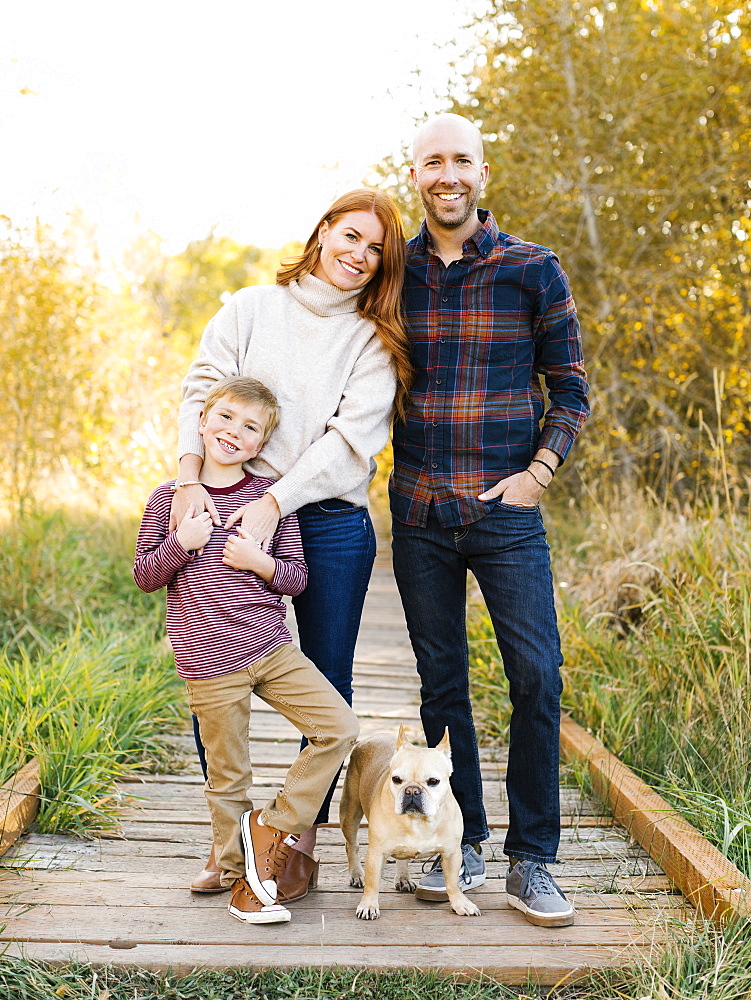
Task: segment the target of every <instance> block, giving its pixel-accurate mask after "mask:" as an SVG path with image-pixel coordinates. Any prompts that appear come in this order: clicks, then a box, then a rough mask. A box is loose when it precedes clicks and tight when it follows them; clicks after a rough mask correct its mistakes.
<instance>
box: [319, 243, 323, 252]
mask: <svg viewBox="0 0 751 1000" xmlns="http://www.w3.org/2000/svg"><path fill="white" fill-rule="evenodd" d="M322 249H323V243H319V244H318V252H319V253H320V252H321V250H322Z"/></svg>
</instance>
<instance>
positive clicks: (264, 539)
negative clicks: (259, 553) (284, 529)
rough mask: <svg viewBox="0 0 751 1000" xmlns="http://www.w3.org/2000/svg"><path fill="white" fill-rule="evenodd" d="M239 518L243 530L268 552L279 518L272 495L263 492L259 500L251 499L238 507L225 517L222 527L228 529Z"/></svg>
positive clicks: (276, 504) (279, 514) (277, 505)
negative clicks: (225, 520)
mask: <svg viewBox="0 0 751 1000" xmlns="http://www.w3.org/2000/svg"><path fill="white" fill-rule="evenodd" d="M241 518H242V526H243V529H244V530H245V532H246V533H247V534H248V535H249V536H251V537H252V538H255V540H256V541H257V542H258V544H259V545H260V547H261V549H262V550H263V551H264V552H268V550H269V545H270V544H271V539H272V538H273V537H274V532H275V531H276V529H277V527H278V526H279V519H280V518H281V511H280V510H279V504H278V503H277V502H276V500H275V499H274V496H273V495H272V494H271V493H264V495H263V496H262V497H261V498H260V500H252V501H251V502H250V503H246V504H244V505H243V506H242V507H238V508H237V510H236V511H235V513H234V514H232V515H231V516H230V517H228V518H227V523H226V524H225V525H224V527H225V528H226V529H227V531H229V529H230V528H231V527H232V525H233V524H236V523H237V522H238V521H239V520H240V519H241Z"/></svg>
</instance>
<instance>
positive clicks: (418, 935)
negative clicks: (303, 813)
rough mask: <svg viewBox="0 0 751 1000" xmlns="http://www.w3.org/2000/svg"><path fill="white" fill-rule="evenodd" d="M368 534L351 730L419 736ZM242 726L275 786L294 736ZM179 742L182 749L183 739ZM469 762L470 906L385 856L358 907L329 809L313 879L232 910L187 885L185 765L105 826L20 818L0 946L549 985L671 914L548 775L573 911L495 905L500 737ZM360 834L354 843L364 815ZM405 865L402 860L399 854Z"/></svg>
mask: <svg viewBox="0 0 751 1000" xmlns="http://www.w3.org/2000/svg"><path fill="white" fill-rule="evenodd" d="M381 548H382V549H384V551H383V552H382V553H381V554H380V555H379V559H378V561H377V564H376V569H375V571H374V574H373V579H372V582H371V586H370V591H369V593H368V599H367V603H366V610H365V615H364V621H363V625H362V629H361V632H360V637H359V641H358V647H357V658H356V681H355V691H356V699H355V709H356V711H357V713H358V715H359V717H360V719H361V726H362V730H363V732H377V731H383V730H390V731H395V730H396V728H397V727H398V725H399V723H400V722H404V723H405V725H407V727H408V728H409V729H410V731H411V733H412V734H413V737H414V739H415V741H419V740H420V737H421V729H420V722H419V710H418V704H419V694H418V685H417V681H416V676H415V672H414V660H413V657H412V651H411V648H410V646H409V641H408V638H407V634H406V628H405V625H404V619H403V617H402V613H401V606H400V604H399V598H398V595H397V593H396V587H395V584H394V580H393V575H392V573H391V568H390V564H389V562H388V559H387V557H386V553H385V546H384V545H382V546H381ZM252 734H253V739H252V754H253V760H254V786H253V787H254V790H255V791H254V796H253V797H254V800H255V802H256V804H261V803H262V802H263V801H265V800H266V799H267V798H269V797H270V796H271V795H272V794H273V792H274V789H277V788H279V787H280V785H281V780H282V776H283V774H284V771H285V769H286V767H287V766H288V765H289V763H290V761H291V760H292V759H293V757H294V755H295V753H296V748H297V745H298V737H297V733H296V731H295V730H294V729H293V728H292V727H291V726H289V725H288V724H287V723H286V722H285V721H284V720H283V719H281V718H280V717H279V716H277V715H275V714H274V713H272V712H270V711H268V710H267V709H266V707H265V706H264V705H263V703H261V702H258V701H256V702H255V704H254V715H253V722H252ZM184 742H185V744H186V747H189V746H190V743H191V740H190V739H189V738H188V737H187V736H186V737H185V739H184ZM482 760H483V763H482V770H483V781H484V789H485V802H486V807H487V810H488V818H489V821H490V825H491V839H490V841H489V843H488V844H487V845H486V851H487V855H488V858H489V863H488V872H489V877H488V880H487V882H486V884H485V886H483V887H482V888H481V889H478V890H476V891H474V892H473V894H472V898H473V899H474V900H475V901H476V902H477V904H478V905H479V906H480V908H481V910H482V916H481V917H479V918H469V917H459V916H456V915H455V914H454V913H453V912H452V911H451V909H450V907H449V905H448V904H447V903H446V904H434V903H425V902H421V901H420V900H417V899H415V898H414V897H413V896H410V895H404V894H400V893H397V892H395V890H394V889H393V884H392V883H393V866H392V865H387V866H386V872H385V876H384V883H383V892H382V895H381V917H380V919H379V920H377V921H374V922H368V921H360V920H358V919H357V918H356V917H355V906H356V903H357V901H358V899H359V895H360V892H359V890H355V889H351V888H349V886H348V878H347V870H346V862H345V854H344V844H343V840H342V837H341V834H340V832H339V830H338V829H337V828H336V826H335V825H334V824H332V825H331V827H330V828H327V829H324V830H322V831H321V834H320V838H319V842H320V849H319V853H320V855H321V862H322V864H321V876H320V881H319V887H318V890H317V891H314V892H311V893H310V894H309V895H308V897H307V898H305V899H303V900H300V901H299V902H298V903H294V904H292V906H291V909H292V921H291V922H290V923H289V924H274V925H269V926H266V927H252V926H250V925H247V924H242V923H240V922H238V921H236V920H233V919H232V918H231V917H230V916H229V915H228V914H227V912H226V904H227V899H228V897H227V895H225V894H222V895H216V896H195V895H191V893H190V892H189V891H188V890H187V888H186V886H187V885H188V884H189V882H190V880H191V878H192V876H193V875H194V874H195V872H197V871H198V870H199V869H200V868H201V867H202V864H203V861H204V860H205V858H206V856H207V855H208V851H209V847H210V841H211V834H210V826H209V818H208V812H207V809H206V806H205V802H204V798H203V792H202V781H201V778H200V774H199V773H198V768H197V767H195V766H194V767H193V769H192V771H188V772H185V773H181V774H179V775H162V776H147V777H144V779H143V781H142V782H133V783H128V784H126V785H123V786H122V791H123V793H124V794H125V795H126V796H128V797H129V800H130V804H129V806H128V809H127V812H126V813H125V816H124V820H123V823H122V831H121V836H120V837H106V838H102V839H101V840H98V841H94V842H86V841H81V840H76V839H73V838H70V837H61V836H43V835H41V834H39V833H35V832H31V833H29V834H27V835H26V836H25V837H24V838H22V840H21V841H20V842H19V844H18V845H17V846H16V847H15V848H14V849H13V850H12V851H11V852H10V854H9V855H7V856H6V858H5V859H4V862H5V863H6V864H11V865H13V866H17V869H16V870H5V871H2V870H0V928H2V929H1V930H0V942H2V945H0V947H4V948H7V951H6V954H7V955H21V954H24V955H26V956H27V957H29V958H34V959H40V960H45V961H51V962H61V961H64V960H66V959H69V958H76V959H79V960H82V961H88V962H92V963H94V964H100V965H103V964H114V965H128V966H140V967H144V968H151V969H166V968H168V967H171V968H172V969H173V971H175V972H176V973H187V972H189V971H190V970H192V969H194V968H196V967H201V966H205V967H211V968H228V967H236V966H245V967H248V966H251V967H257V968H267V967H276V968H283V967H291V966H301V965H310V966H323V967H328V966H334V965H340V966H357V967H371V968H379V969H388V968H398V967H417V968H421V969H434V970H440V971H442V972H445V973H449V972H454V973H461V974H464V975H469V976H478V975H480V974H481V973H482V974H484V975H486V976H488V977H491V978H494V979H497V980H498V981H501V982H504V983H508V984H514V983H523V982H525V981H526V980H527V978H528V977H529V976H531V977H532V978H533V979H534V980H537V981H538V982H540V983H542V984H554V983H557V982H559V981H561V980H562V979H564V978H565V977H575V976H576V975H577V974H581V973H582V972H583V971H585V970H587V969H589V968H592V967H604V966H619V965H622V964H625V963H626V962H628V961H631V960H633V958H634V957H635V956H639V955H647V954H649V953H650V952H652V951H653V950H654V949H659V947H660V945H661V942H662V940H663V939H664V934H665V926H666V922H667V921H668V920H669V919H670V918H671V916H675V915H680V914H682V913H683V912H684V911H683V907H684V903H683V898H682V897H681V896H680V895H678V894H675V893H674V892H673V891H672V890H671V887H670V883H669V882H668V880H667V879H666V878H665V876H664V875H663V874H662V872H661V871H660V869H659V868H658V867H657V866H656V865H655V864H654V862H652V861H651V860H650V859H649V858H648V857H647V855H646V854H645V853H644V852H643V851H642V850H641V849H639V848H637V847H634V846H633V845H630V844H629V842H628V838H627V836H626V834H625V832H624V831H623V830H621V829H619V828H618V827H615V826H614V825H613V824H612V821H611V820H610V819H609V818H607V817H602V816H599V815H598V809H597V808H596V807H595V806H594V805H593V803H592V802H589V801H587V800H586V799H584V798H582V796H581V795H580V794H579V792H578V791H577V790H576V789H575V788H573V787H567V786H566V784H565V781H564V785H563V786H562V787H561V803H562V812H563V816H564V818H563V827H564V828H563V839H562V845H561V851H560V858H561V861H562V864H560V865H558V866H555V867H554V874H555V875H556V878H557V879H558V881H559V883H560V885H561V887H562V888H563V889H564V891H565V892H566V893H567V894H568V895H569V897H570V898H572V899H573V900H574V902H575V905H576V909H577V918H576V923H575V924H574V926H572V927H566V928H561V929H542V928H539V927H533V926H531V925H530V924H528V923H527V922H526V921H525V920H524V918H523V917H522V915H521V914H519V913H518V912H517V911H516V910H513V909H512V908H510V907H509V906H508V905H507V903H506V900H505V893H504V891H503V890H504V881H503V877H504V872H505V861H504V859H503V855H502V844H503V837H504V834H505V828H506V826H507V824H508V813H507V806H506V801H505V795H504V784H503V778H504V770H505V764H504V753H503V751H499V750H495V749H493V748H483V751H482ZM564 779H565V774H564ZM361 841H365V842H366V841H367V831H366V830H362V831H361ZM418 865H419V863H416V862H413V863H412V867H413V869H415V867H416V866H418ZM417 870H419V868H418V869H417ZM3 925H4V926H3Z"/></svg>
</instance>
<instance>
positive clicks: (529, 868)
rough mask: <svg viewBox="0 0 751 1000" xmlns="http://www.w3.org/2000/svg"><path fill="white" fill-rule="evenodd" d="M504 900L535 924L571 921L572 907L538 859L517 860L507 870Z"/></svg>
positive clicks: (564, 925)
mask: <svg viewBox="0 0 751 1000" xmlns="http://www.w3.org/2000/svg"><path fill="white" fill-rule="evenodd" d="M506 899H507V900H508V902H509V905H510V906H515V907H516V909H517V910H521V911H522V913H523V914H524V915H525V917H526V918H527V920H528V921H529V922H530V924H537V925H538V927H568V925H569V924H573V922H574V908H573V906H572V905H571V903H569V901H568V900H567V899H566V897H565V896H564V895H563V893H562V892H561V890H560V889H559V888H558V886H557V885H556V884H555V879H554V878H553V876H552V875H551V874H550V872H549V871H548V870H547V868H546V867H545V865H542V864H540V863H539V862H538V861H517V863H516V864H515V865H514V867H513V868H509V869H508V871H507V872H506Z"/></svg>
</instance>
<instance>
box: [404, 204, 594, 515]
mask: <svg viewBox="0 0 751 1000" xmlns="http://www.w3.org/2000/svg"><path fill="white" fill-rule="evenodd" d="M478 215H479V217H480V221H481V223H482V225H481V227H480V229H478V230H477V232H476V233H475V234H474V235H473V236H472V237H471V238H470V239H468V240H467V241H466V242H465V243H464V246H463V256H462V258H461V260H457V261H453V262H452V263H451V264H450V265H449V266H448V267H446V266H445V265H444V263H443V261H442V260H441V259H440V257H438V256H437V255H436V254H434V253H432V252H431V245H432V244H431V240H430V234H429V232H428V228H427V226H426V224H425V223H423V225H422V228H421V230H420V233H419V234H418V235H417V236H416V237H415V238H414V239H412V240H410V241H409V243H408V244H407V275H406V282H405V291H404V294H405V308H406V317H407V327H408V334H409V339H410V343H411V350H412V361H413V363H414V366H415V371H416V377H415V381H414V384H413V386H412V390H411V393H410V404H409V408H408V412H407V419H406V422H404V423H399V422H397V424H396V425H395V428H394V471H393V474H392V477H391V483H390V495H391V509H392V512H393V514H394V517H395V518H396V519H397V520H398V521H402V522H403V523H405V524H415V525H424V524H425V523H426V520H427V515H428V508H429V506H430V503H431V501H432V502H433V503H434V504H435V509H436V512H437V514H438V517H439V519H440V521H441V523H442V524H444V525H446V526H457V525H462V524H470V523H472V522H473V521H477V520H479V519H480V518H481V517H484V515H485V514H486V513H487V512H488V510H489V509H490V506H491V504H489V503H487V502H485V501H482V500H478V499H477V496H478V494H480V493H484V492H485V490H487V489H489V488H490V487H491V486H494V485H495V484H496V483H497V482H499V481H500V480H501V479H505V478H506V477H507V476H510V475H512V474H513V473H515V472H521V471H523V470H524V469H526V468H527V466H528V465H529V461H530V459H531V458H532V457H533V455H534V453H535V451H536V450H537V449H538V448H549V449H551V450H552V451H554V452H556V454H558V455H559V456H560V458H561V460H563V459H564V458H565V457H566V455H567V454H568V452H569V449H570V448H571V445H572V444H573V442H574V439H575V438H576V435H577V434H578V432H579V430H580V429H581V426H582V424H583V423H584V421H585V420H586V418H587V415H588V413H589V405H588V402H587V394H588V386H587V379H586V373H585V372H584V368H583V367H582V346H581V336H580V332H579V322H578V320H577V317H576V308H575V306H574V301H573V299H572V297H571V292H570V291H569V286H568V280H567V278H566V275H565V274H564V272H563V270H562V269H561V266H560V264H559V263H558V258H557V257H556V256H555V254H554V253H553V252H552V251H551V250H549V249H548V248H547V247H542V246H537V245H536V244H533V243H524V242H523V241H522V240H520V239H517V237H515V236H508V235H507V234H505V233H501V232H500V231H499V229H498V226H497V224H496V221H495V219H494V218H493V216H492V215H491V214H490V213H489V212H487V211H485V210H483V209H480V210H478ZM541 375H542V376H543V377H544V379H545V386H546V388H547V392H548V397H549V405H548V407H547V409H545V398H544V395H543V390H542V387H541V384H540V376H541ZM543 418H544V419H543ZM541 421H542V428H541V427H540V422H541Z"/></svg>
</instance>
